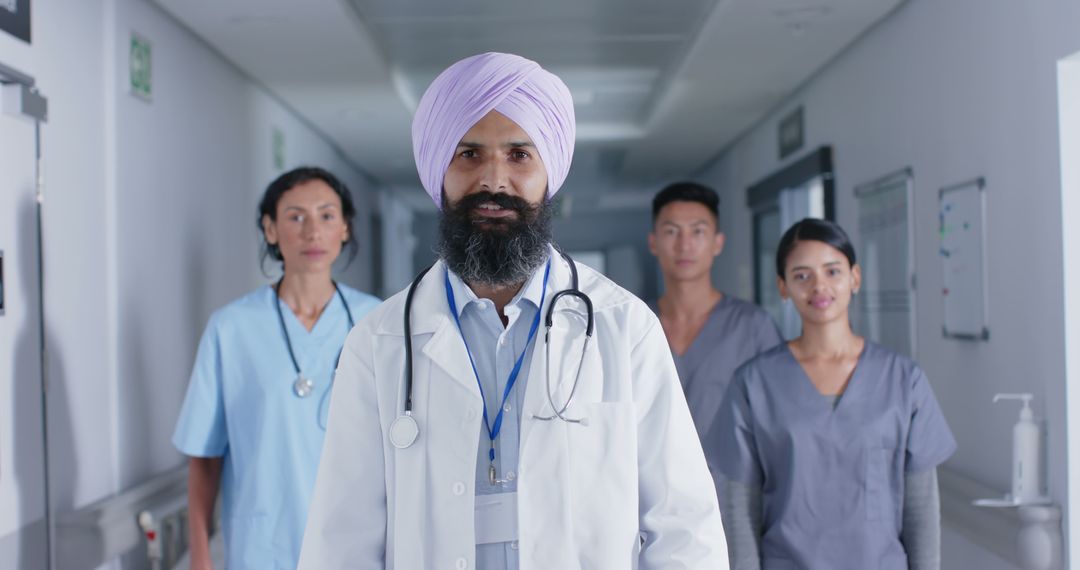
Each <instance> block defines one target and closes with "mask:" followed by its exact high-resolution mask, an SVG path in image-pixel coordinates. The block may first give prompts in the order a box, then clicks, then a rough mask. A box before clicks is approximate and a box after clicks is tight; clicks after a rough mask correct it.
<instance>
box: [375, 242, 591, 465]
mask: <svg viewBox="0 0 1080 570" xmlns="http://www.w3.org/2000/svg"><path fill="white" fill-rule="evenodd" d="M559 255H561V256H562V258H563V259H564V260H566V263H567V264H568V265H569V266H570V283H571V285H570V288H569V289H563V290H562V291H559V292H557V293H555V294H554V295H552V296H551V301H550V303H549V304H548V308H547V314H546V315H545V317H544V365H545V366H544V368H545V385H546V391H547V398H548V404H549V405H550V406H551V410H552V412H553V413H552V414H551V415H548V416H541V415H537V414H533V415H532V417H533V419H537V420H540V421H552V420H556V419H558V420H562V421H564V422H566V423H571V424H579V425H588V419H587V418H584V417H582V418H571V417H568V416H567V415H566V409H567V408H569V407H570V403H571V402H573V400H574V393H575V392H577V387H578V381H579V380H580V379H581V369H582V367H583V366H584V364H585V353H586V352H588V349H589V341H590V340H592V334H593V304H592V299H590V298H589V296H588V295H586V294H585V293H582V292H581V289H580V288H579V287H578V272H577V267H576V266H575V265H574V260H573V259H571V258H570V256H569V255H567V254H565V253H563V252H561V251H560V252H559ZM432 267H434V265H432V266H430V267H428V268H427V269H424V270H423V271H421V272H420V274H419V275H417V276H416V279H413V282H412V284H411V285H409V292H408V294H406V296H405V400H404V404H403V405H402V409H401V412H400V413H399V414H398V417H396V418H394V421H393V422H392V423H391V424H390V443H392V444H393V445H394V447H396V448H398V449H405V448H407V447H409V446H411V445H412V444H413V443H414V442H415V441H416V438H417V437H419V436H420V426H419V424H417V423H416V418H414V417H413V405H412V395H413V356H412V354H413V347H412V326H411V324H410V322H409V320H410V319H409V316H410V315H411V313H412V300H413V294H414V293H415V292H416V288H417V287H418V286H419V285H420V282H421V281H422V280H423V279H424V276H425V275H427V273H428V271H430V270H431V268H432ZM563 297H576V298H577V299H578V300H580V301H581V302H583V303H585V310H586V320H585V342H584V343H583V344H582V345H581V357H580V359H579V360H578V366H577V373H576V374H575V375H574V384H573V386H572V387H571V388H570V395H569V396H568V397H567V398H566V402H565V403H563V405H562V406H556V405H555V398H554V396H553V395H552V393H551V326H552V324H553V323H554V316H555V307H556V306H557V305H558V303H559V300H560V299H562V298H563Z"/></svg>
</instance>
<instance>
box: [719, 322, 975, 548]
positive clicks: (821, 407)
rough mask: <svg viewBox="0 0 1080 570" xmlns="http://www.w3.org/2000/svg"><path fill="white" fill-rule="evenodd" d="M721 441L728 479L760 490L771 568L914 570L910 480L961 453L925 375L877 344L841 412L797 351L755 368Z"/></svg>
mask: <svg viewBox="0 0 1080 570" xmlns="http://www.w3.org/2000/svg"><path fill="white" fill-rule="evenodd" d="M710 438H711V439H713V440H715V441H717V442H718V444H719V454H718V458H719V466H720V469H721V470H722V471H723V474H724V475H725V476H726V477H728V478H729V479H731V480H734V481H739V482H742V483H745V484H748V485H755V486H761V489H762V503H761V508H762V515H763V516H762V539H761V548H760V552H761V568H762V570H789V569H796V568H797V569H800V570H866V569H868V568H880V569H881V570H907V568H908V561H907V555H906V554H905V552H904V547H903V545H902V543H901V541H900V533H901V528H902V524H903V512H902V511H903V508H902V505H903V489H904V474H905V472H919V471H924V470H927V469H930V468H933V467H935V466H937V465H939V464H941V463H942V462H944V461H945V460H946V459H947V458H948V457H949V456H950V455H952V453H953V451H955V449H956V441H955V440H954V439H953V436H952V432H950V430H949V426H948V425H947V424H946V422H945V418H944V416H943V415H942V413H941V409H940V408H939V407H938V404H937V400H936V399H935V398H934V394H933V391H932V390H931V388H930V383H929V380H928V379H927V378H926V375H925V374H924V373H923V371H922V370H921V369H920V368H919V367H918V366H917V365H916V364H915V363H914V362H913V361H911V360H910V359H908V358H906V357H904V356H901V355H899V354H896V353H894V352H892V351H890V350H888V349H886V348H884V347H882V346H879V345H877V344H874V343H872V342H869V341H867V342H866V347H865V349H864V350H863V353H862V355H860V357H859V361H858V363H857V364H856V367H855V371H854V372H853V374H852V377H851V380H850V381H849V382H848V385H847V388H846V389H845V391H844V395H843V396H842V397H841V398H840V401H839V402H837V404H836V406H835V407H834V406H833V405H832V403H831V402H829V401H828V400H826V399H824V398H822V397H821V394H820V393H819V392H818V391H817V389H816V388H815V387H814V385H813V383H812V382H811V381H810V378H808V377H807V376H806V373H805V372H804V371H803V369H802V367H801V366H799V363H798V362H797V361H796V360H795V356H794V355H793V354H792V353H791V350H790V349H789V348H788V346H787V344H786V343H785V344H781V345H779V346H777V347H775V348H773V349H771V350H769V351H767V352H765V353H763V354H761V355H760V356H758V357H757V358H754V359H753V360H751V361H750V362H747V363H746V364H745V365H744V366H742V367H741V368H740V369H739V370H737V371H736V373H735V378H734V379H733V381H732V384H731V388H730V389H729V390H728V393H727V395H726V397H725V399H724V403H723V406H722V410H721V413H720V414H719V416H718V417H717V421H716V423H715V424H714V425H713V428H712V430H711V431H710Z"/></svg>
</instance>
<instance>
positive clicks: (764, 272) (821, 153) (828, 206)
mask: <svg viewBox="0 0 1080 570" xmlns="http://www.w3.org/2000/svg"><path fill="white" fill-rule="evenodd" d="M747 203H748V204H749V205H750V208H751V210H752V212H753V231H754V234H753V235H754V301H755V302H756V303H757V304H758V305H760V306H761V307H762V308H763V309H765V311H766V312H768V313H769V315H771V316H772V318H773V320H775V321H776V324H777V326H779V327H780V332H781V333H782V334H783V336H784V338H785V339H789V340H790V339H793V338H795V337H797V336H799V334H800V333H801V332H802V324H801V321H800V320H799V314H798V313H797V312H796V311H795V308H794V307H792V306H791V304H790V303H784V302H783V299H781V298H780V292H779V291H778V290H777V287H776V250H777V249H778V248H779V245H780V237H781V236H783V234H784V232H786V231H787V229H788V228H790V227H791V226H792V225H793V224H794V223H795V222H798V221H799V220H802V219H803V218H823V219H826V220H831V219H833V176H832V152H831V151H830V149H829V147H822V148H821V149H819V150H817V151H815V152H813V153H811V154H809V155H808V156H806V157H805V158H803V159H801V160H799V161H797V162H795V163H794V164H792V165H790V166H788V167H786V168H783V169H782V170H780V171H778V172H776V173H774V174H772V175H770V176H769V177H768V178H766V179H765V180H762V181H761V182H758V183H757V184H755V185H753V186H751V187H750V188H749V189H748V190H747Z"/></svg>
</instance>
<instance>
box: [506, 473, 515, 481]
mask: <svg viewBox="0 0 1080 570" xmlns="http://www.w3.org/2000/svg"><path fill="white" fill-rule="evenodd" d="M515 478H517V474H516V473H514V472H513V471H510V472H508V473H507V474H506V480H507V481H513V480H514V479H515Z"/></svg>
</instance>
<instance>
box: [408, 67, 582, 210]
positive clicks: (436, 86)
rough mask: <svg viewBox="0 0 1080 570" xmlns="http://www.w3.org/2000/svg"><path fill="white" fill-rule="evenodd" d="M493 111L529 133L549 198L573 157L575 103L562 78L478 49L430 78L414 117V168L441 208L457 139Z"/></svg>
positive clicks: (568, 169) (556, 190) (459, 139)
mask: <svg viewBox="0 0 1080 570" xmlns="http://www.w3.org/2000/svg"><path fill="white" fill-rule="evenodd" d="M492 110H495V111H498V112H499V113H502V114H503V115H505V116H506V117H507V118H508V119H510V120H511V121H514V122H515V123H517V125H518V126H519V127H521V130H523V131H525V134H527V135H529V138H530V139H532V142H533V144H534V145H536V150H537V152H538V153H539V154H540V159H541V160H542V161H543V163H544V168H545V169H546V170H547V179H548V196H549V197H550V196H552V195H554V194H555V193H556V192H558V191H559V187H560V186H562V183H563V181H565V180H566V175H567V173H568V172H569V171H570V160H571V159H572V158H573V155H574V136H575V130H576V126H575V122H574V102H573V99H571V98H570V90H569V89H567V88H566V85H565V84H564V83H563V82H562V80H561V79H559V78H558V77H556V76H555V75H554V74H552V73H550V72H548V71H546V70H545V69H543V68H542V67H540V64H538V63H536V62H535V61H532V60H528V59H525V58H523V57H521V56H517V55H511V54H506V53H494V52H492V53H483V54H480V55H474V56H472V57H467V58H465V59H463V60H461V61H459V62H457V63H455V64H454V65H451V66H450V67H448V68H447V69H446V71H443V72H442V73H441V74H439V76H438V77H436V78H435V81H433V82H431V85H430V86H429V87H428V89H427V91H426V92H425V93H424V96H423V98H421V99H420V105H419V106H418V107H417V109H416V116H415V117H413V124H412V140H413V157H414V158H415V159H416V170H417V172H419V173H420V181H421V182H422V183H423V184H424V189H425V190H427V192H428V194H430V195H431V199H432V200H435V204H436V205H438V206H439V207H442V200H441V198H442V189H443V188H442V187H443V176H444V175H445V174H446V169H447V167H448V166H450V160H451V159H453V157H454V150H455V149H457V145H458V143H459V142H461V138H462V137H464V136H465V133H467V132H468V131H469V129H471V128H472V127H473V125H475V124H476V123H477V122H478V121H480V119H482V118H484V116H485V115H487V114H488V113H489V112H491V111H492Z"/></svg>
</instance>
